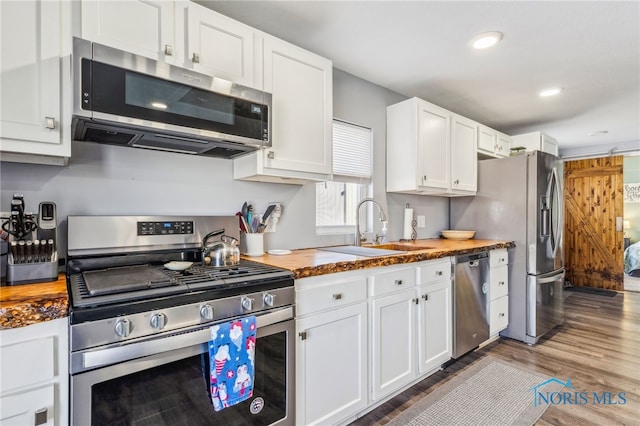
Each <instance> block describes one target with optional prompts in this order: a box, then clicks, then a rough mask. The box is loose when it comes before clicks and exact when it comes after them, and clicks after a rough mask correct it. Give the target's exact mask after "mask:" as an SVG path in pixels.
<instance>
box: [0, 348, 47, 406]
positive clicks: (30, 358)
mask: <svg viewBox="0 0 640 426" xmlns="http://www.w3.org/2000/svg"><path fill="white" fill-rule="evenodd" d="M54 339H55V337H54V336H48V337H46V338H42V339H35V340H29V341H26V342H20V343H16V344H13V345H7V346H3V347H1V348H0V360H1V361H2V388H1V389H0V392H2V393H4V392H6V391H9V390H11V389H15V388H19V387H24V386H30V385H33V384H36V383H42V382H46V381H48V380H52V379H53V378H54V375H55V374H54V362H55V360H56V358H57V356H56V354H55V353H54V346H55V345H54Z"/></svg>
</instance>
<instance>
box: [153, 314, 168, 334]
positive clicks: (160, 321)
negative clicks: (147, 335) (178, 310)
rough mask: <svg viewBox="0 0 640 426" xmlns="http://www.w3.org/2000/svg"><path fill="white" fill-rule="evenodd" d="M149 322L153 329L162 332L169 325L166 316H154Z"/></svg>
mask: <svg viewBox="0 0 640 426" xmlns="http://www.w3.org/2000/svg"><path fill="white" fill-rule="evenodd" d="M149 322H150V323H151V327H153V328H155V329H156V330H162V329H163V328H164V326H165V325H166V324H167V316H166V315H165V314H153V315H151V320H150V321H149Z"/></svg>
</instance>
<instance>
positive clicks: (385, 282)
mask: <svg viewBox="0 0 640 426" xmlns="http://www.w3.org/2000/svg"><path fill="white" fill-rule="evenodd" d="M415 285H416V268H407V267H403V268H400V269H395V268H394V269H393V270H391V271H387V272H381V273H377V274H375V275H371V276H370V277H369V288H370V291H371V296H380V295H381V294H388V293H393V292H394V291H398V290H403V289H405V288H409V287H415Z"/></svg>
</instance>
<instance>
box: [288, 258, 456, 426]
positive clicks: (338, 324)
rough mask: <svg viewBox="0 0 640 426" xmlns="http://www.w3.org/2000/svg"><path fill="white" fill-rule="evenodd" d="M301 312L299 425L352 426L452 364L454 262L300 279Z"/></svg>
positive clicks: (445, 260)
mask: <svg viewBox="0 0 640 426" xmlns="http://www.w3.org/2000/svg"><path fill="white" fill-rule="evenodd" d="M296 312H297V318H296V331H297V334H298V343H297V345H296V350H297V353H296V424H297V425H335V424H346V423H348V422H350V421H353V420H355V419H356V417H357V416H359V415H362V414H363V413H365V412H367V411H368V410H370V409H372V408H373V407H374V406H375V405H378V404H380V403H382V402H383V401H384V400H385V399H388V398H391V397H392V396H393V395H395V394H397V393H398V392H400V391H402V390H403V389H405V388H407V387H409V386H411V385H412V384H414V383H416V382H418V381H419V380H421V379H423V378H425V377H427V376H428V375H429V374H431V373H433V372H435V371H437V370H438V369H439V368H440V366H441V365H442V364H444V363H445V362H446V361H448V360H449V359H450V358H451V347H452V334H451V333H452V329H451V324H452V317H451V313H452V308H451V259H450V258H448V257H447V258H443V259H436V260H429V261H425V262H419V263H412V264H403V265H393V266H384V267H379V268H370V269H364V270H358V271H349V272H341V273H336V274H328V275H321V276H317V277H310V278H303V279H300V280H297V281H296Z"/></svg>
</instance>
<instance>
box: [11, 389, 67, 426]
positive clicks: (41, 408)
mask: <svg viewBox="0 0 640 426" xmlns="http://www.w3.org/2000/svg"><path fill="white" fill-rule="evenodd" d="M0 401H1V403H0V424H2V425H3V426H14V425H15V426H25V425H51V426H53V425H54V424H56V423H54V416H53V407H54V386H53V385H47V386H45V387H42V388H39V389H35V390H31V391H26V392H23V393H19V394H17V395H11V396H7V397H2V398H1V399H0Z"/></svg>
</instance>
